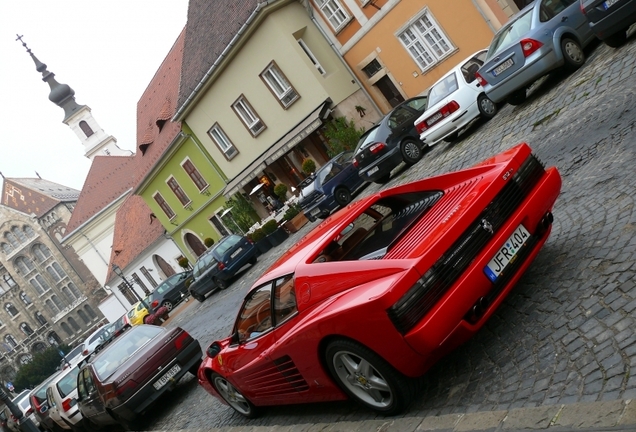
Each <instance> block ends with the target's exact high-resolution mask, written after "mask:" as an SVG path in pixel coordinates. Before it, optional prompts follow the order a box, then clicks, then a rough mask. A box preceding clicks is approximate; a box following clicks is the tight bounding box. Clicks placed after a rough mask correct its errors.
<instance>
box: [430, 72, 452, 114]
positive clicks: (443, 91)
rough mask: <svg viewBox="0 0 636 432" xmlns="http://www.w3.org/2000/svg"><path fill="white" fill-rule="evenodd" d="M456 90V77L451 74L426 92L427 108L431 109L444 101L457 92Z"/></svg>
mask: <svg viewBox="0 0 636 432" xmlns="http://www.w3.org/2000/svg"><path fill="white" fill-rule="evenodd" d="M457 89H458V86H457V75H456V73H455V72H453V73H452V74H450V75H448V76H447V77H445V78H442V80H441V81H440V82H438V83H437V84H435V85H433V87H431V89H430V90H429V92H428V106H429V107H432V106H433V105H435V104H436V103H437V102H439V101H441V100H444V99H445V98H446V97H448V95H450V94H451V93H453V92H455V91H457Z"/></svg>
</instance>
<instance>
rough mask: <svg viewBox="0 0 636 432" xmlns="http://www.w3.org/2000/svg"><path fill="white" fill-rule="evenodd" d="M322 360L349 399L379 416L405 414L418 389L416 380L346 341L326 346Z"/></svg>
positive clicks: (358, 345)
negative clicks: (323, 359) (403, 412)
mask: <svg viewBox="0 0 636 432" xmlns="http://www.w3.org/2000/svg"><path fill="white" fill-rule="evenodd" d="M325 361H326V364H327V367H328V368H329V372H330V373H331V376H332V377H333V379H334V380H335V381H336V383H337V384H338V385H339V386H340V388H341V389H342V390H343V391H344V392H345V393H346V394H347V395H348V396H349V397H350V398H351V399H353V400H355V401H357V402H359V403H361V404H362V405H364V406H366V407H368V408H370V409H371V410H373V411H375V412H377V413H379V414H382V415H386V416H393V415H397V414H399V413H401V412H402V411H404V410H405V409H406V408H407V407H408V406H409V404H410V403H411V400H412V398H413V396H414V393H415V390H416V388H417V386H416V381H417V380H414V379H409V378H407V377H405V376H404V375H402V374H401V373H400V372H398V371H397V370H395V368H393V366H391V365H390V364H389V363H388V362H387V361H386V360H384V359H383V358H382V357H380V356H379V355H377V354H376V353H374V352H373V351H371V350H370V349H369V348H367V347H365V346H364V345H361V344H359V343H357V342H354V341H352V340H349V339H337V340H334V341H332V342H331V343H330V344H329V345H327V349H326V350H325Z"/></svg>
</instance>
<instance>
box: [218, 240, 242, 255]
mask: <svg viewBox="0 0 636 432" xmlns="http://www.w3.org/2000/svg"><path fill="white" fill-rule="evenodd" d="M240 241H241V237H240V236H237V235H231V236H229V237H227V238H226V239H225V240H223V241H221V242H220V243H219V245H218V246H217V247H215V248H214V253H215V254H217V256H223V255H225V252H227V251H229V250H230V249H232V248H233V247H234V245H236V244H237V243H238V242H240Z"/></svg>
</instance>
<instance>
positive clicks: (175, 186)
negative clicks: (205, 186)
mask: <svg viewBox="0 0 636 432" xmlns="http://www.w3.org/2000/svg"><path fill="white" fill-rule="evenodd" d="M166 183H167V184H168V187H169V188H170V190H171V191H172V192H173V193H174V194H175V195H176V196H177V198H178V199H179V202H180V203H181V204H182V205H184V206H186V205H188V204H190V198H188V195H186V193H185V192H184V191H183V189H181V186H180V185H179V182H178V181H177V179H175V178H174V177H170V178H169V179H168V181H167V182H166Z"/></svg>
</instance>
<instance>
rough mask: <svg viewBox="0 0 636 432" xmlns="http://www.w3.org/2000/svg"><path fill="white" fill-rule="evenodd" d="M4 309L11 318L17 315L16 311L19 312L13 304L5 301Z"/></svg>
mask: <svg viewBox="0 0 636 432" xmlns="http://www.w3.org/2000/svg"><path fill="white" fill-rule="evenodd" d="M4 310H6V311H7V313H8V314H9V316H10V317H11V318H13V317H15V316H17V315H18V313H19V312H18V310H17V309H16V308H15V306H13V304H12V303H5V305H4Z"/></svg>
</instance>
